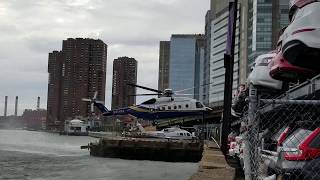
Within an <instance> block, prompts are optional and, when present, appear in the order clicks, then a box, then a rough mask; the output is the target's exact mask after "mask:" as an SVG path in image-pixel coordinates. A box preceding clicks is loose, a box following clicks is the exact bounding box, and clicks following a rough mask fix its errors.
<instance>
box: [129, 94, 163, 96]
mask: <svg viewBox="0 0 320 180" xmlns="http://www.w3.org/2000/svg"><path fill="white" fill-rule="evenodd" d="M159 95H162V94H130V95H128V96H159Z"/></svg>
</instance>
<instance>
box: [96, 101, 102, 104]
mask: <svg viewBox="0 0 320 180" xmlns="http://www.w3.org/2000/svg"><path fill="white" fill-rule="evenodd" d="M95 102H96V103H101V104H104V101H95Z"/></svg>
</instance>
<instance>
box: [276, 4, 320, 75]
mask: <svg viewBox="0 0 320 180" xmlns="http://www.w3.org/2000/svg"><path fill="white" fill-rule="evenodd" d="M289 17H290V20H291V23H290V24H289V26H288V27H287V28H286V30H285V31H284V33H283V43H282V53H283V57H284V58H285V59H287V60H288V61H289V62H290V63H291V64H292V65H295V66H299V67H303V68H308V69H313V70H320V61H319V58H320V2H318V1H317V0H291V1H290V8H289Z"/></svg>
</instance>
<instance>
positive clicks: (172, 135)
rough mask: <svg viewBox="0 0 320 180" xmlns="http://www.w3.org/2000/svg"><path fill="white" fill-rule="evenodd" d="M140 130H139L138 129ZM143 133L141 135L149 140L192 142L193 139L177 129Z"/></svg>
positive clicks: (184, 131)
mask: <svg viewBox="0 0 320 180" xmlns="http://www.w3.org/2000/svg"><path fill="white" fill-rule="evenodd" d="M139 129H140V128H139ZM142 131H143V134H144V135H145V136H147V137H151V138H161V139H180V140H192V139H194V138H195V136H193V135H192V134H191V133H189V132H188V131H186V130H183V129H180V128H178V127H171V128H165V129H163V130H162V131H144V130H142Z"/></svg>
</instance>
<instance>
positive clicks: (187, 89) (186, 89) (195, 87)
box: [175, 82, 213, 93]
mask: <svg viewBox="0 0 320 180" xmlns="http://www.w3.org/2000/svg"><path fill="white" fill-rule="evenodd" d="M212 83H213V82H210V83H206V84H201V85H199V86H193V87H190V88H186V89H181V90H178V91H175V93H179V92H183V91H188V90H191V89H195V88H199V87H202V86H207V85H210V84H212Z"/></svg>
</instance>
